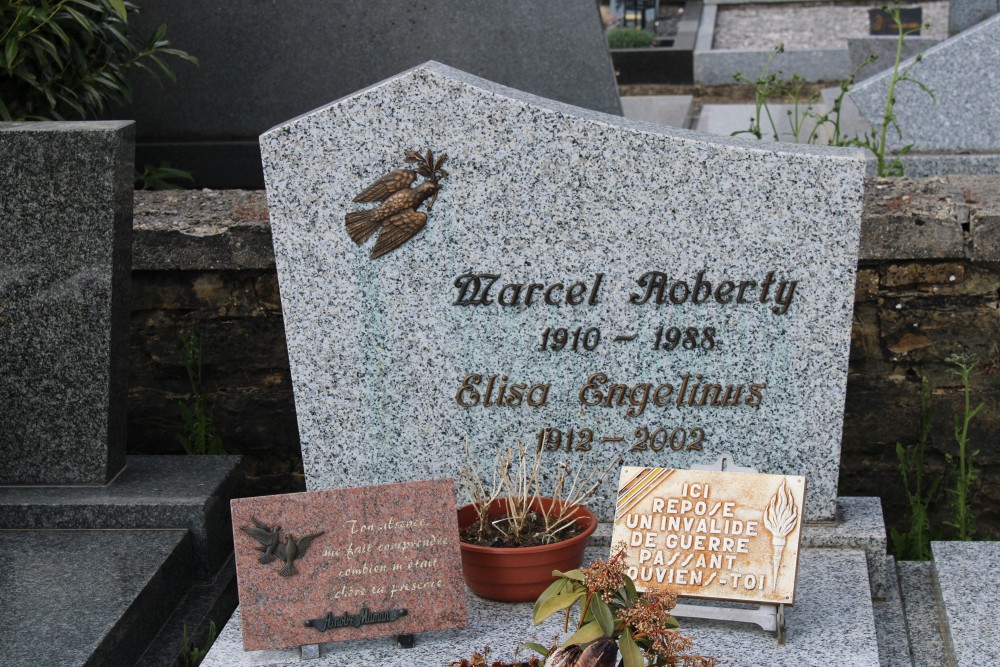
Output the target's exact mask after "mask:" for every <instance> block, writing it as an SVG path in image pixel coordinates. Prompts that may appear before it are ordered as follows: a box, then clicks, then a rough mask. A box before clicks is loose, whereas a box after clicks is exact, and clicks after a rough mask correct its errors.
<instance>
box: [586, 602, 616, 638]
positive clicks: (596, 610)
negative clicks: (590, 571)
mask: <svg viewBox="0 0 1000 667" xmlns="http://www.w3.org/2000/svg"><path fill="white" fill-rule="evenodd" d="M590 611H591V612H592V613H593V614H594V618H595V619H596V620H597V622H598V623H599V624H600V626H601V630H603V631H604V635H605V636H606V637H610V636H611V635H612V634H614V631H615V615H614V614H612V613H611V607H609V606H608V605H607V603H606V602H605V601H604V600H602V599H601V596H600V595H594V597H592V598H590Z"/></svg>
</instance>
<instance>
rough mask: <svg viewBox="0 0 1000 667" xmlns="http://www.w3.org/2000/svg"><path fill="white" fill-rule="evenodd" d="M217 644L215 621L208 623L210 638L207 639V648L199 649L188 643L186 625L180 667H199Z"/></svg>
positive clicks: (182, 640)
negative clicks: (213, 645)
mask: <svg viewBox="0 0 1000 667" xmlns="http://www.w3.org/2000/svg"><path fill="white" fill-rule="evenodd" d="M214 643H215V621H209V622H208V637H206V638H205V648H198V647H196V646H192V645H191V644H190V643H188V631H187V624H185V625H184V635H183V638H182V639H181V655H180V658H179V659H178V664H179V666H180V667H198V665H200V664H201V661H202V660H204V659H205V656H206V655H208V651H209V649H211V648H212V644H214Z"/></svg>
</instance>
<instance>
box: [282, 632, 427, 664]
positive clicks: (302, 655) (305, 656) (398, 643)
mask: <svg viewBox="0 0 1000 667" xmlns="http://www.w3.org/2000/svg"><path fill="white" fill-rule="evenodd" d="M416 643H417V637H416V635H394V636H393V638H392V645H393V646H394V647H396V648H413V646H414V645H415V644H416ZM321 646H322V645H321V644H306V645H305V646H300V647H299V659H300V660H315V659H316V658H318V657H320V656H321V655H322V654H323V651H322V649H321V648H320V647H321Z"/></svg>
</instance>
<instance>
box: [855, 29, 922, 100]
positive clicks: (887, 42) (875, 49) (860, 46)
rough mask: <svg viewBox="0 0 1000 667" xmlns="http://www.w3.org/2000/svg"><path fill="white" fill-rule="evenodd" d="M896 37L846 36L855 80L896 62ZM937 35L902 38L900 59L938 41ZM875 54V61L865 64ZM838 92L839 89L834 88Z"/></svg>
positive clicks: (908, 56)
mask: <svg viewBox="0 0 1000 667" xmlns="http://www.w3.org/2000/svg"><path fill="white" fill-rule="evenodd" d="M898 42H899V39H898V38H897V37H848V39H847V52H848V54H849V55H850V57H851V71H852V72H855V71H856V72H857V73H858V74H857V76H856V77H855V81H862V80H864V79H866V78H868V77H870V76H874V75H875V74H877V73H879V72H881V71H883V70H886V69H890V70H891V69H892V66H893V64H894V63H895V62H896V48H897V46H898ZM940 42H941V40H940V39H939V38H937V37H917V36H915V35H909V36H907V37H906V39H904V40H903V47H902V54H901V55H902V59H903V60H906V59H908V58H911V57H913V56H915V55H917V54H918V53H922V52H924V51H926V50H927V49H929V48H930V47H932V46H934V45H935V44H938V43H940ZM872 55H873V56H875V57H876V59H875V62H872V63H868V64H867V65H866V64H865V60H866V59H867V58H868V57H869V56H872ZM836 90H837V92H838V93H839V92H840V90H839V89H836Z"/></svg>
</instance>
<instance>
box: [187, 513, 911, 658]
mask: <svg viewBox="0 0 1000 667" xmlns="http://www.w3.org/2000/svg"><path fill="white" fill-rule="evenodd" d="M610 537H611V526H610V524H601V525H600V526H599V527H598V529H597V531H596V532H595V534H594V537H593V541H592V544H593V546H591V547H590V548H589V549H588V552H587V558H588V559H589V560H595V559H598V558H604V557H606V556H607V553H608V551H609V549H610V546H611V545H610ZM802 544H803V550H802V551H801V553H800V557H799V577H798V589H797V594H796V603H795V605H794V606H793V607H789V608H787V610H786V613H785V618H786V634H787V640H786V643H785V644H784V645H779V644H778V642H777V639H776V637H775V635H774V634H773V633H768V632H764V631H763V630H761V629H760V628H758V627H757V626H753V625H746V624H738V623H721V622H712V621H702V620H697V619H684V618H681V619H680V620H681V624H682V627H683V629H684V631H685V632H686V633H687V634H690V635H691V636H692V637H694V638H695V642H696V644H695V645H696V646H697V649H698V651H699V652H701V653H703V654H705V655H711V656H716V657H719V658H723V659H724V660H725V664H727V665H791V666H794V667H801V666H802V665H825V664H845V665H856V666H865V665H870V666H872V667H877V666H878V665H880V664H889V665H892V664H900V665H902V664H909V663H904V662H892V661H891V656H892V655H896V654H900V653H901V652H902V653H903V654H905V653H906V651H907V644H906V626H905V623H904V622H903V620H902V619H903V610H902V607H901V603H900V596H899V594H898V589H897V588H895V578H889V577H887V570H888V567H887V559H886V556H885V547H886V539H885V528H884V524H883V521H882V510H881V505H880V503H879V499H878V498H838V499H837V521H836V522H831V523H829V524H807V525H806V527H805V529H804V530H803V538H802ZM888 563H889V564H892V561H891V559H890V560H889V561H888ZM893 573H894V569H893ZM890 579H891V583H892V584H893V585H892V586H890V585H889V582H890ZM467 595H468V605H469V626H468V627H466V628H463V629H460V630H451V631H445V632H432V633H425V634H421V635H418V636H417V644H416V646H415V647H414V648H412V649H400V648H396V647H394V646H393V642H392V640H391V639H390V638H383V639H377V640H368V641H360V642H351V643H349V644H337V643H331V644H324V645H322V647H321V656H320V657H319V658H318V659H311V660H307V661H305V663H303V662H302V661H301V660H302V659H301V657H300V656H301V652H300V650H299V649H284V650H275V651H244V650H243V639H242V630H241V625H240V615H239V611H238V610H237V612H236V614H234V615H233V617H232V618H231V619H230V621H229V623H228V624H227V625H226V627H225V629H224V630H223V631H222V632H221V633H220V636H219V638H218V640H217V641H216V643H215V645H214V646H213V647H212V650H211V651H210V652H209V654H208V656H207V657H206V658H205V661H204V662H203V663H202V665H203V667H223V666H226V667H229V666H233V667H251V666H254V667H265V666H266V667H280V666H284V665H301V664H308V665H314V666H315V667H333V666H334V665H346V664H357V665H369V664H371V665H400V666H402V665H417V664H419V665H423V664H446V663H448V662H450V661H452V660H457V659H459V658H461V657H466V658H468V657H469V656H470V655H471V653H472V652H473V651H476V650H480V651H481V650H482V649H483V647H486V646H489V647H490V648H491V649H492V653H491V656H490V657H491V659H493V660H495V659H501V658H503V659H508V660H510V659H511V658H512V657H513V655H514V652H515V650H516V648H517V646H518V645H519V644H521V643H523V642H525V641H538V642H540V643H543V644H545V643H550V642H551V640H552V639H553V637H555V636H556V635H559V636H561V637H562V636H564V635H563V633H562V623H561V621H559V620H557V619H555V618H553V619H550V620H549V622H547V623H545V624H543V625H542V626H540V627H535V626H534V625H533V624H532V622H531V604H529V603H525V604H507V603H497V602H489V601H486V600H482V599H480V598H478V597H476V596H475V595H473V594H472V593H471V592H468V591H467ZM873 598H878V599H873ZM883 637H884V638H885V639H884V640H883V639H882V638H883ZM900 637H901V638H902V639H901V640H900V639H899V638H900ZM463 652H464V654H463ZM882 654H885V656H887V658H886V661H880V655H882Z"/></svg>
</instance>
